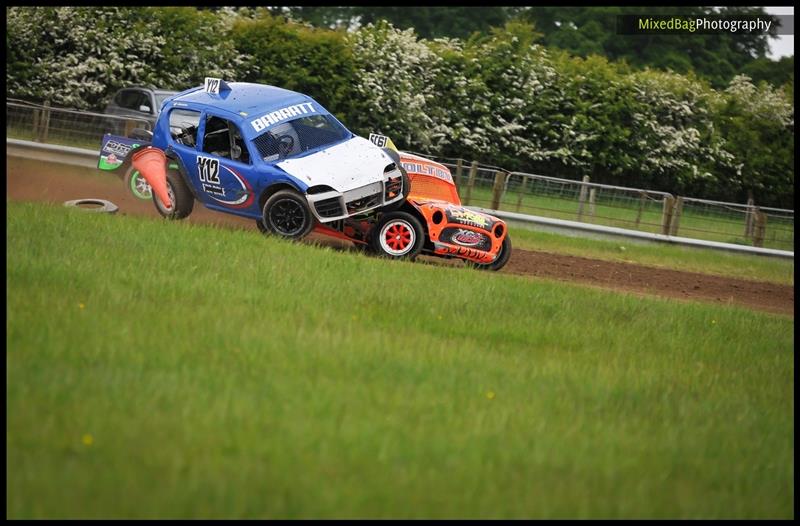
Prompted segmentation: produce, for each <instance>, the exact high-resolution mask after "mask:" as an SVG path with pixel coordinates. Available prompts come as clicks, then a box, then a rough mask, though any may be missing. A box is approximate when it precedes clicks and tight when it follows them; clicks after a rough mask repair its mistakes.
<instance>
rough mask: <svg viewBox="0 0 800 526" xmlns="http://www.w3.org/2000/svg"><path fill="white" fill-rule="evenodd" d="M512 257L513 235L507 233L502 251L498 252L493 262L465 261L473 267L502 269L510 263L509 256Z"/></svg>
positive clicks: (501, 247)
mask: <svg viewBox="0 0 800 526" xmlns="http://www.w3.org/2000/svg"><path fill="white" fill-rule="evenodd" d="M510 257H511V236H509V235H508V234H506V238H505V239H504V240H503V244H502V245H501V246H500V252H499V253H498V254H497V257H496V258H495V260H494V261H492V262H491V263H486V264H482V263H475V262H473V261H465V263H466V264H467V265H468V266H470V267H472V268H476V269H479V270H500V269H501V268H503V267H504V266H506V263H508V260H509V258H510Z"/></svg>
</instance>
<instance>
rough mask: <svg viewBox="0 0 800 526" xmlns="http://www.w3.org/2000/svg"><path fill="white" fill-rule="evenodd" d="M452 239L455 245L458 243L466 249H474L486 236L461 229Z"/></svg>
mask: <svg viewBox="0 0 800 526" xmlns="http://www.w3.org/2000/svg"><path fill="white" fill-rule="evenodd" d="M450 239H452V241H453V243H457V244H459V245H462V246H465V247H474V246H477V245H480V244H481V243H482V242H483V239H484V236H483V234H479V233H478V232H473V231H472V230H465V229H463V228H460V229H458V230H457V231H456V233H455V234H453V237H451V238H450Z"/></svg>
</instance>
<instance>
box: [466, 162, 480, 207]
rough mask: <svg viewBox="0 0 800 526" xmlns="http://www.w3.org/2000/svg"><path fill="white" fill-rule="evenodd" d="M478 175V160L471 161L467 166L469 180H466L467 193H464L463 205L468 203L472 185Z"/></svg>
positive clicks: (470, 197)
mask: <svg viewBox="0 0 800 526" xmlns="http://www.w3.org/2000/svg"><path fill="white" fill-rule="evenodd" d="M477 175H478V161H472V164H471V165H470V167H469V180H468V181H467V193H466V195H464V205H465V206H466V205H468V204H469V201H470V199H472V187H473V186H475V177H476V176H477Z"/></svg>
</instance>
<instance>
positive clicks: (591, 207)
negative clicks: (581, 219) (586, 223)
mask: <svg viewBox="0 0 800 526" xmlns="http://www.w3.org/2000/svg"><path fill="white" fill-rule="evenodd" d="M596 197H597V188H592V189H591V190H589V217H594V201H595V198H596Z"/></svg>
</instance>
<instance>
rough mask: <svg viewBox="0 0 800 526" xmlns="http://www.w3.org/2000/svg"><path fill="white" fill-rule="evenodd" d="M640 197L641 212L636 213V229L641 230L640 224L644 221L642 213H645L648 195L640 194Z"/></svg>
mask: <svg viewBox="0 0 800 526" xmlns="http://www.w3.org/2000/svg"><path fill="white" fill-rule="evenodd" d="M639 195H640V197H639V210H638V211H637V212H636V228H637V229H638V228H639V223H641V221H642V213H643V212H644V205H645V203H647V194H646V193H644V192H640V194H639Z"/></svg>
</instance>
